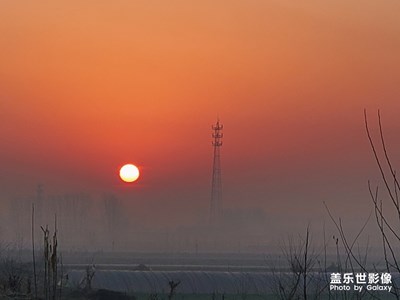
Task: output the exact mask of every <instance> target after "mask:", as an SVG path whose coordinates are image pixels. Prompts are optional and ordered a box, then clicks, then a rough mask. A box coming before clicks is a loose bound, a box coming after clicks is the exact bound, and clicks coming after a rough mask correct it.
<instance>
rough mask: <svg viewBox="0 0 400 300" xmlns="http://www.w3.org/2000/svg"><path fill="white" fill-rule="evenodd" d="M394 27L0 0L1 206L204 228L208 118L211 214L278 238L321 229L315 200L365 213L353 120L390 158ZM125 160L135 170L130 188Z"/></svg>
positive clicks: (316, 10) (262, 6) (338, 18)
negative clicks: (70, 197)
mask: <svg viewBox="0 0 400 300" xmlns="http://www.w3.org/2000/svg"><path fill="white" fill-rule="evenodd" d="M399 15H400V2H399V1H398V0H384V1H372V0H365V1H355V0H351V1H348V0H327V1H319V0H304V1H288V0H279V1H278V0H263V1H261V0H246V1H244V0H242V1H238V0H232V1H209V0H202V1H186V0H182V1H175V0H172V1H161V0H159V1H128V0H126V1H123V0H116V1H23V2H21V1H7V0H3V1H0V138H1V148H0V160H1V168H0V182H1V183H0V185H1V195H0V196H1V197H2V198H3V199H5V198H7V197H11V196H15V195H21V194H28V195H29V194H34V192H35V189H36V185H37V184H38V183H42V184H44V187H45V191H46V192H47V193H49V194H51V193H60V194H62V193H65V192H68V191H84V192H87V193H91V194H93V195H97V194H101V193H104V192H112V193H115V194H116V195H118V197H120V198H122V199H124V200H125V201H127V202H129V205H130V207H131V209H132V214H133V215H134V216H139V215H140V216H142V218H143V219H144V220H146V219H148V217H146V216H153V217H154V216H157V219H158V220H159V222H160V224H163V222H164V223H168V222H169V223H170V222H171V220H174V221H176V222H177V223H179V222H181V221H184V222H187V223H190V222H195V220H199V219H204V218H205V217H204V216H205V214H206V213H207V211H208V206H209V199H210V183H211V182H210V181H211V167H212V165H211V163H212V147H211V128H210V127H211V124H212V123H213V122H215V121H216V118H217V116H219V117H220V119H221V122H222V123H223V124H224V126H225V127H224V134H225V135H224V145H223V147H222V150H221V151H222V176H223V197H224V206H225V207H231V208H234V207H243V208H244V207H261V208H263V209H265V211H266V213H267V215H268V216H269V217H270V218H271V220H276V221H274V222H276V226H280V225H279V222H286V221H285V219H284V220H282V216H284V217H287V218H293V220H295V218H298V219H299V220H303V221H304V222H306V221H307V220H313V219H316V220H321V219H324V218H326V212H325V211H324V208H323V205H322V201H326V202H327V203H328V204H329V205H330V207H331V208H332V210H333V211H334V212H335V213H336V214H337V215H341V216H342V217H344V218H348V219H350V220H351V219H352V218H353V217H354V216H357V217H359V216H365V214H366V212H368V211H369V210H370V207H371V206H370V200H369V198H368V192H367V180H368V179H371V180H373V182H376V183H379V181H378V179H379V176H378V175H379V174H378V172H377V168H376V166H375V164H374V161H373V158H372V155H371V151H370V149H369V146H368V143H367V139H366V135H365V131H364V127H363V126H364V125H363V109H364V108H367V109H368V111H369V113H370V117H371V122H374V121H375V120H376V118H375V113H376V109H378V108H380V109H381V110H382V115H383V120H384V126H385V130H386V133H387V138H388V141H389V145H390V148H391V151H392V153H393V155H395V154H396V153H398V150H399V149H400V141H399V138H398V137H399V136H398V133H399V130H400V123H399V122H398V116H399V111H400V55H399V53H400V18H399ZM398 160H399V159H398ZM125 162H132V163H135V164H137V165H138V166H139V167H140V168H141V171H142V177H141V178H140V181H139V182H138V183H137V184H135V185H132V186H129V187H128V186H126V185H124V184H122V183H121V182H120V181H119V179H118V178H117V172H118V167H119V166H121V164H123V163H125ZM395 162H396V160H395ZM143 216H145V217H143ZM279 220H281V221H279ZM172 222H173V221H172Z"/></svg>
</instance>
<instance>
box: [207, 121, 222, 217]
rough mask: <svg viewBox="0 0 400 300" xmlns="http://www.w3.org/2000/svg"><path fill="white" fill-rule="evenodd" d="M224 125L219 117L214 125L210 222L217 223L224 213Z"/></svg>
mask: <svg viewBox="0 0 400 300" xmlns="http://www.w3.org/2000/svg"><path fill="white" fill-rule="evenodd" d="M223 127H224V126H223V125H222V124H220V123H219V119H218V120H217V123H215V125H212V126H211V128H212V130H213V134H212V137H213V142H212V145H213V148H214V159H213V172H212V183H211V205H210V222H211V223H214V224H215V223H216V221H217V220H218V218H219V217H220V216H221V215H222V182H221V160H220V148H221V146H222V137H223V133H222V129H223Z"/></svg>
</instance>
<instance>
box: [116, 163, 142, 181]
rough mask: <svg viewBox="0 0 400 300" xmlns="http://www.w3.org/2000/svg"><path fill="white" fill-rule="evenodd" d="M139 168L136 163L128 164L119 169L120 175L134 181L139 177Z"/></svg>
mask: <svg viewBox="0 0 400 300" xmlns="http://www.w3.org/2000/svg"><path fill="white" fill-rule="evenodd" d="M139 175H140V173H139V169H138V167H136V166H135V165H132V164H126V165H124V166H123V167H122V168H121V169H120V170H119V177H121V179H122V180H123V181H125V182H134V181H136V180H137V179H138V178H139Z"/></svg>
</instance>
